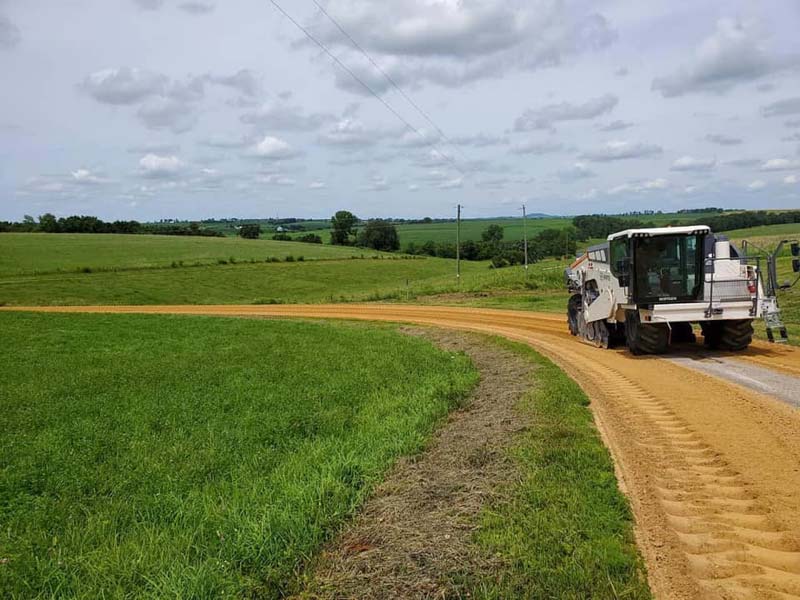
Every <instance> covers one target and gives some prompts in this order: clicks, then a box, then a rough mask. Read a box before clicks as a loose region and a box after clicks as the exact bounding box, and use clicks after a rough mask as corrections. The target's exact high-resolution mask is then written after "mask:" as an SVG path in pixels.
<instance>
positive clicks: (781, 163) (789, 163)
mask: <svg viewBox="0 0 800 600" xmlns="http://www.w3.org/2000/svg"><path fill="white" fill-rule="evenodd" d="M795 169H800V160H792V159H789V158H771V159H769V160H768V161H766V162H765V163H764V164H763V165H761V170H762V171H793V170H795Z"/></svg>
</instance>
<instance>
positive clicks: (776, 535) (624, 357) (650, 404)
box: [16, 304, 800, 598]
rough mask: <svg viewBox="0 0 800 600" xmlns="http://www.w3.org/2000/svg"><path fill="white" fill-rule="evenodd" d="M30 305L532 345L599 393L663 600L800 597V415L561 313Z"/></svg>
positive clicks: (784, 363)
mask: <svg viewBox="0 0 800 600" xmlns="http://www.w3.org/2000/svg"><path fill="white" fill-rule="evenodd" d="M16 310H21V309H16ZM33 310H41V311H47V312H104V313H106V312H114V313H148V314H160V313H164V314H193V315H219V316H251V317H304V318H309V317H310V318H337V319H364V320H376V321H401V322H413V323H419V324H425V325H434V326H439V327H449V328H458V329H465V330H471V331H478V332H483V333H488V334H495V335H499V336H504V337H506V338H510V339H513V340H517V341H521V342H525V343H528V344H530V345H532V346H533V347H535V348H536V349H537V350H539V351H540V352H542V353H543V354H545V355H547V356H548V357H550V358H551V359H552V360H554V361H555V362H556V363H558V364H559V365H560V366H561V367H562V368H564V369H565V370H566V371H567V372H568V373H569V374H570V375H571V376H572V377H573V378H574V379H575V380H576V381H578V382H579V383H580V385H581V386H582V387H583V389H584V390H585V391H586V392H587V394H588V395H589V397H590V398H591V400H592V404H591V406H592V410H593V412H594V415H595V419H596V422H597V424H598V427H599V429H600V431H601V433H602V435H603V437H604V439H605V441H606V443H607V445H608V447H609V448H610V450H611V452H612V454H613V456H614V459H615V462H616V465H617V470H618V476H619V479H620V484H621V485H622V486H623V489H624V491H625V492H626V494H627V495H628V497H629V498H630V501H631V504H632V506H633V510H634V513H635V516H636V524H637V525H636V527H637V538H638V541H639V544H640V547H641V550H642V553H643V554H644V557H645V560H646V562H647V566H648V574H649V578H650V582H651V586H652V588H653V591H654V592H655V594H656V595H657V596H658V597H661V598H791V597H797V598H800V413H798V411H796V410H795V409H792V408H791V407H789V406H787V405H786V404H783V403H780V402H778V401H776V400H774V399H773V398H770V397H767V396H763V395H761V394H759V393H757V392H754V391H752V390H748V389H745V388H742V387H739V386H737V385H734V384H732V383H728V382H725V381H723V380H720V379H718V378H715V377H711V376H709V375H706V374H704V373H701V372H698V371H695V370H692V369H687V368H685V367H682V366H680V365H679V364H675V363H672V362H670V361H666V360H662V359H659V358H655V357H633V356H631V355H629V354H628V353H627V352H626V351H624V350H600V349H597V348H593V347H590V346H587V345H584V344H581V343H579V342H577V341H576V340H575V339H574V338H572V337H570V336H569V334H568V333H567V331H566V325H565V323H564V318H563V317H561V316H558V315H552V314H540V313H531V312H522V311H499V310H488V309H470V308H449V307H438V306H437V307H430V306H408V305H378V304H361V305H356V304H339V305H308V306H300V305H278V306H130V307H124V306H103V307H48V308H39V309H33ZM698 352H700V351H699V350H698ZM740 360H745V361H751V362H754V363H757V364H759V365H760V366H762V367H768V368H772V369H775V370H779V371H781V372H783V373H785V374H789V375H794V376H800V351H799V350H798V349H794V348H790V347H785V346H780V347H779V346H771V345H767V344H763V343H757V344H755V345H754V346H753V348H752V349H751V350H750V351H749V352H748V353H746V354H744V355H742V356H741V358H740ZM798 387H799V388H800V386H798ZM798 394H800V389H798Z"/></svg>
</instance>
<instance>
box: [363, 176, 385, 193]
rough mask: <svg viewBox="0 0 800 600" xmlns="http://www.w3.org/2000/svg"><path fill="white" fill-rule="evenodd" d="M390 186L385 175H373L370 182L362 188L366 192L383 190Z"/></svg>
mask: <svg viewBox="0 0 800 600" xmlns="http://www.w3.org/2000/svg"><path fill="white" fill-rule="evenodd" d="M391 188H392V186H391V185H390V184H389V180H388V179H386V177H384V176H383V175H373V176H372V177H371V178H370V182H369V183H368V184H367V185H366V186H364V187H363V188H362V189H363V190H365V191H368V192H385V191H387V190H390V189H391Z"/></svg>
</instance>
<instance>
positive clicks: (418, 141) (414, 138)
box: [395, 129, 442, 148]
mask: <svg viewBox="0 0 800 600" xmlns="http://www.w3.org/2000/svg"><path fill="white" fill-rule="evenodd" d="M417 131H418V132H419V133H417ZM417 131H409V130H407V131H405V132H404V133H403V135H402V136H401V137H400V139H399V140H397V142H396V144H395V145H397V146H402V147H404V148H426V147H428V146H432V145H434V144H437V143H439V140H441V138H442V136H441V135H439V133H437V132H436V131H430V130H429V129H418V130H417Z"/></svg>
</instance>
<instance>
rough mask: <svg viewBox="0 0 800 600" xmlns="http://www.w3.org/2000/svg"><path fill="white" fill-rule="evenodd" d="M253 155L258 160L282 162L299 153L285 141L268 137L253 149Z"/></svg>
mask: <svg viewBox="0 0 800 600" xmlns="http://www.w3.org/2000/svg"><path fill="white" fill-rule="evenodd" d="M251 154H252V155H253V156H256V157H258V158H266V159H268V160H280V159H285V158H293V157H295V156H297V155H298V154H299V153H298V151H297V150H295V149H294V148H292V147H291V146H290V145H289V144H288V143H287V142H285V141H284V140H282V139H280V138H276V137H272V136H270V135H268V136H266V137H265V138H264V139H262V140H261V141H260V142H258V143H257V144H255V145H254V146H253V147H252V149H251Z"/></svg>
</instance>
